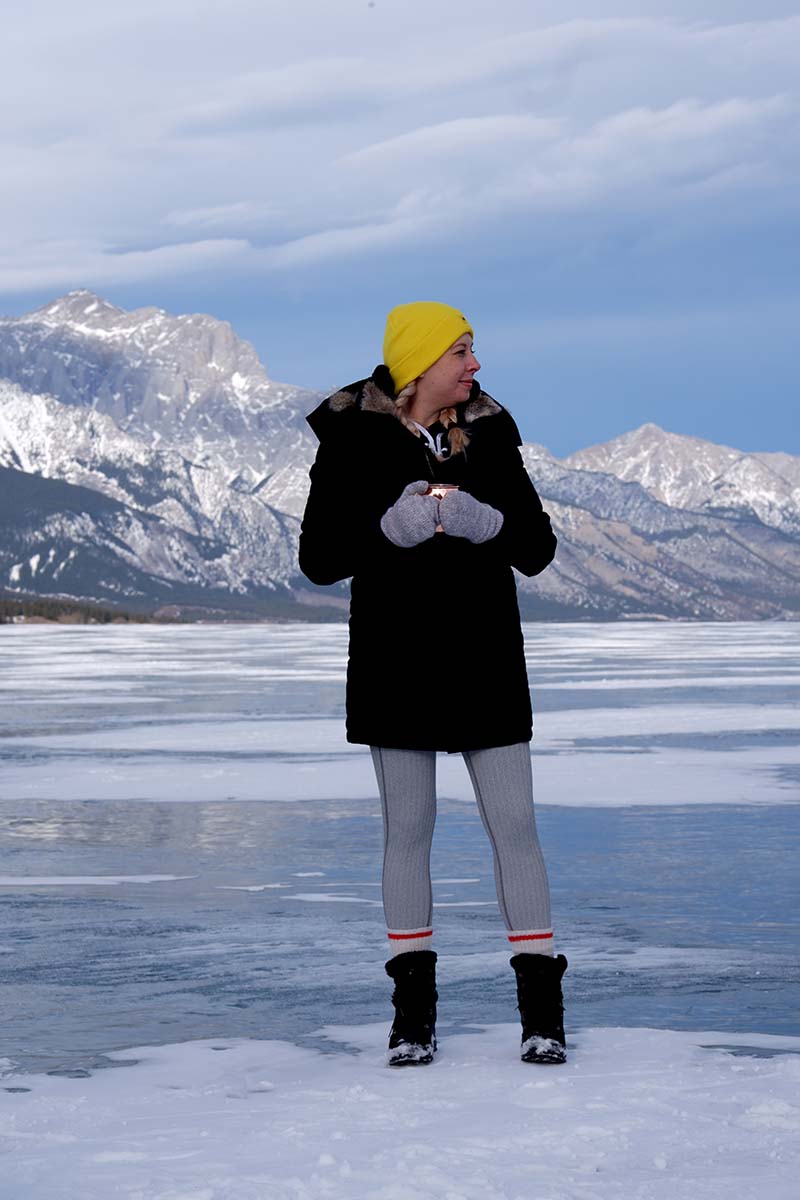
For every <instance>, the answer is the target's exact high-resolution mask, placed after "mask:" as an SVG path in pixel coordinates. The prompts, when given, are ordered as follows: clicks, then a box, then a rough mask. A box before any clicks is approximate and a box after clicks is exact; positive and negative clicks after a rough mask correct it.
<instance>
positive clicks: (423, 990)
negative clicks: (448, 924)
mask: <svg viewBox="0 0 800 1200" xmlns="http://www.w3.org/2000/svg"><path fill="white" fill-rule="evenodd" d="M386 974H387V975H389V976H390V978H391V979H393V980H394V985H395V986H394V992H393V993H392V1004H393V1005H394V1007H395V1018H394V1023H393V1025H392V1028H391V1031H390V1033H389V1053H388V1060H387V1065H388V1066H390V1067H404V1066H417V1065H419V1064H420V1063H429V1062H432V1061H433V1055H434V1052H435V1050H436V1001H437V1000H438V999H439V993H438V992H437V991H436V951H435V950H407V951H406V953H405V954H396V955H395V956H394V958H390V959H389V961H388V962H387V963H386Z"/></svg>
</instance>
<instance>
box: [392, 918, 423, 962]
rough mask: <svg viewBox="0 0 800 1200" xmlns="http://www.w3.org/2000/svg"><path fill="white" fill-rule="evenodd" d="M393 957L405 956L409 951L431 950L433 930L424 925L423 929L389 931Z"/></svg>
mask: <svg viewBox="0 0 800 1200" xmlns="http://www.w3.org/2000/svg"><path fill="white" fill-rule="evenodd" d="M386 935H387V937H388V938H389V948H390V950H391V952H392V956H394V955H395V954H405V953H406V951H408V950H430V948H431V941H432V939H433V929H432V928H431V926H430V925H424V926H423V927H422V928H421V929H387V931H386Z"/></svg>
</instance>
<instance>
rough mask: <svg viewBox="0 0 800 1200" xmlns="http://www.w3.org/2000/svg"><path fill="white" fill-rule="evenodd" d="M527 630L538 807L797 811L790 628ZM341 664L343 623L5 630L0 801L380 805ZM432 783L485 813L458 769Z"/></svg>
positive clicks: (445, 767)
mask: <svg viewBox="0 0 800 1200" xmlns="http://www.w3.org/2000/svg"><path fill="white" fill-rule="evenodd" d="M523 628H524V632H525V648H526V656H527V661H528V669H529V678H530V682H531V689H532V695H533V707H534V737H533V744H532V751H533V763H534V778H535V789H536V800H537V804H540V805H555V804H557V805H570V806H581V807H584V806H589V805H596V806H608V807H618V806H622V807H624V806H628V805H651V804H652V805H663V804H681V805H690V804H698V803H701V804H707V803H713V804H723V803H725V804H727V803H734V804H759V805H763V804H783V803H794V802H796V801H797V800H798V799H800V788H798V782H797V781H798V779H800V712H799V711H798V704H797V695H798V691H797V689H798V683H800V646H798V640H797V636H796V632H795V627H794V626H793V625H791V624H790V623H777V622H776V623H772V622H765V623H742V624H736V625H725V626H719V625H706V624H700V625H685V624H664V623H660V622H652V623H648V622H643V623H642V624H641V625H637V626H636V627H635V628H634V627H631V626H605V625H586V626H584V625H581V626H574V625H573V626H570V625H558V624H553V625H525V626H524V627H523ZM346 661H347V628H346V626H339V625H310V626H301V627H297V626H291V625H256V626H241V627H235V626H223V627H206V626H203V627H178V628H176V627H160V626H140V627H137V628H136V629H129V628H126V627H123V626H114V627H112V628H94V627H88V628H75V627H58V626H55V627H42V626H27V627H23V626H10V627H5V629H4V631H3V633H2V635H0V705H2V699H3V696H6V697H7V698H8V704H7V705H6V706H4V707H3V708H2V723H1V724H0V737H2V749H3V758H4V770H3V772H2V776H0V799H9V800H23V799H34V798H53V799H54V798H60V799H63V800H67V799H74V800H98V801H99V800H145V801H156V800H162V799H165V798H169V799H170V800H173V801H192V802H196V801H204V800H206V801H211V800H241V801H248V800H253V801H265V802H274V801H276V800H286V801H292V802H298V801H301V802H302V801H305V802H315V801H324V800H328V799H331V798H335V799H344V798H348V799H350V800H353V801H356V802H363V801H365V800H372V799H374V797H375V794H376V785H375V775H374V767H373V764H372V760H371V758H370V755H369V749H368V747H366V746H361V745H355V744H351V743H348V742H347V740H346V737H345V728H344V678H345V668H346ZM77 696H80V700H81V702H80V704H77V703H76V697H77ZM710 751H713V753H709V752H710ZM437 774H438V787H439V794H440V795H442V796H446V797H448V798H450V799H453V800H457V801H461V802H465V803H468V804H470V805H471V804H473V803H474V794H473V791H472V786H471V783H470V780H469V776H468V774H467V771H466V768H465V765H464V762H463V760H462V758H461V756H460V755H447V754H444V753H442V754H440V755H439V756H438V758H437Z"/></svg>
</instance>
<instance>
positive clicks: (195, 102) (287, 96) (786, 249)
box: [0, 0, 800, 455]
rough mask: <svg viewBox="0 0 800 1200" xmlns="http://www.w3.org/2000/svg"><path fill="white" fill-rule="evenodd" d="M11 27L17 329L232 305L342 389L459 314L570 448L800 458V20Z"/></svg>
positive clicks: (12, 286) (237, 13)
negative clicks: (53, 307) (707, 443)
mask: <svg viewBox="0 0 800 1200" xmlns="http://www.w3.org/2000/svg"><path fill="white" fill-rule="evenodd" d="M4 38H5V42H6V70H5V71H4V77H3V79H2V82H0V90H1V92H2V99H3V105H2V112H3V116H2V117H0V137H2V143H3V144H2V156H3V174H4V187H3V189H2V195H0V217H1V218H2V219H1V220H0V311H1V312H2V313H4V314H6V315H11V314H16V313H22V312H25V311H28V310H30V309H31V308H34V307H36V306H37V305H39V304H42V303H44V302H46V301H48V300H50V299H52V298H54V297H55V296H57V295H61V294H63V293H64V292H66V291H69V290H70V289H72V288H78V287H88V288H91V289H93V290H95V291H97V292H99V293H100V294H101V295H103V296H105V297H107V298H108V299H110V300H112V301H113V302H114V303H117V304H120V305H122V306H123V307H125V308H134V307H139V306H144V305H150V304H155V305H158V306H160V307H163V308H165V309H167V310H168V311H171V312H209V313H213V314H214V315H215V316H217V317H220V318H223V319H225V320H228V321H230V322H231V324H232V325H233V326H234V328H235V329H236V331H237V332H238V333H239V334H240V335H241V336H243V337H246V338H247V339H248V340H250V341H252V342H253V344H254V345H255V346H256V348H257V350H258V352H259V354H260V355H261V358H262V360H263V362H264V364H265V366H266V368H267V370H268V372H269V374H270V376H271V377H272V378H274V379H278V380H283V381H286V382H291V383H295V384H300V385H303V386H307V387H312V388H318V389H320V390H328V389H331V390H332V389H333V388H335V387H338V386H340V385H341V384H343V383H347V382H350V381H352V380H354V379H357V378H359V377H361V376H363V375H366V374H368V373H369V372H370V371H371V370H372V368H373V366H374V365H375V364H376V363H377V362H378V361H379V360H380V355H381V341H382V334H383V324H384V320H385V315H386V313H387V311H388V310H389V309H390V308H391V307H392V306H393V305H394V304H397V303H402V302H405V301H408V300H413V299H434V300H443V301H445V302H447V303H450V304H454V305H456V306H457V307H459V308H461V309H462V310H463V311H464V312H465V313H466V314H467V315H468V317H469V318H470V320H471V321H472V322H473V325H474V327H475V331H476V338H475V348H476V352H477V354H478V357H479V359H480V360H481V362H482V364H483V366H482V370H481V373H480V376H479V378H480V380H481V382H482V383H483V386H484V387H485V388H486V390H487V391H489V392H490V393H491V394H492V395H495V396H496V397H497V399H498V400H500V402H501V403H503V404H505V405H506V406H507V407H508V408H509V409H510V410H511V412H512V413H513V414H514V416H515V417H516V419H517V423H518V425H519V427H520V430H521V432H522V434H523V437H524V438H525V439H526V440H529V441H535V442H541V443H543V444H544V445H546V446H548V447H549V448H550V449H551V450H552V451H553V452H554V453H555V454H557V455H565V454H569V453H570V452H572V451H573V450H577V449H579V448H581V447H583V446H587V445H591V444H593V443H596V442H600V441H605V440H607V439H608V438H611V437H615V436H616V435H618V434H620V433H623V432H625V431H626V430H628V429H632V428H635V427H636V426H638V425H641V424H643V423H644V422H645V421H653V422H655V423H656V424H658V425H661V426H662V427H663V428H665V429H668V430H671V431H674V432H678V433H688V434H693V435H695V436H699V437H705V438H709V439H711V440H713V441H716V442H723V443H726V444H728V445H732V446H737V447H740V448H742V449H747V450H785V451H789V452H790V453H794V454H800V421H798V420H797V418H796V415H795V414H796V410H797V407H798V367H797V358H798V355H797V343H798V340H799V339H798V327H799V326H800V321H799V320H798V318H800V297H799V296H798V282H797V281H798V277H799V268H800V237H798V234H799V233H800V229H799V228H798V227H799V226H800V218H799V217H798V203H797V197H798V194H800V190H799V188H798V184H799V183H800V154H799V153H798V149H799V146H800V136H798V129H800V122H798V109H799V108H800V104H799V103H798V79H800V7H798V5H797V4H780V3H771V2H770V0H762V2H760V3H755V2H752V3H738V2H737V0H720V2H719V3H715V2H710V0H697V2H696V3H684V2H682V0H670V3H668V4H667V3H647V2H645V0H639V2H631V3H626V2H624V0H619V2H618V3H616V4H614V5H612V4H610V3H592V2H586V3H583V4H581V3H577V2H576V0H561V2H559V3H537V2H536V0H494V2H493V3H490V2H489V0H482V2H481V3H475V2H473V0H438V2H437V0H425V2H421V0H374V3H369V0H358V2H355V0H353V2H350V0H292V3H291V4H288V3H286V2H285V0H280V3H276V2H274V0H266V2H265V0H258V2H252V0H246V2H245V0H227V3H226V4H225V6H221V5H211V4H208V3H205V2H204V0H158V2H157V3H156V2H155V0H138V2H137V4H136V5H126V6H115V5H109V4H108V3H107V0H103V2H102V3H101V2H95V0H76V2H75V3H73V4H72V5H68V6H64V5H61V4H56V3H54V2H52V0H32V2H31V3H29V4H28V5H26V6H25V7H24V8H23V6H15V10H14V11H12V12H11V13H10V14H7V15H6V16H5V17H4Z"/></svg>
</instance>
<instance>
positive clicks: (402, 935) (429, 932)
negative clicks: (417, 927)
mask: <svg viewBox="0 0 800 1200" xmlns="http://www.w3.org/2000/svg"><path fill="white" fill-rule="evenodd" d="M386 936H387V937H390V938H392V939H393V941H396V942H399V941H402V940H403V939H405V938H421V937H433V930H432V929H426V930H425V932H424V933H387V935H386Z"/></svg>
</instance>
